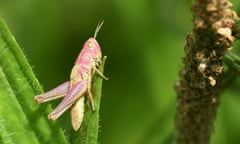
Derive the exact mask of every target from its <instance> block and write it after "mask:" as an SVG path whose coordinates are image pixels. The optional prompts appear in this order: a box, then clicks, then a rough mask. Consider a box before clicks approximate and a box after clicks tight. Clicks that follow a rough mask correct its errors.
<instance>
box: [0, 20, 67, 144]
mask: <svg viewBox="0 0 240 144" xmlns="http://www.w3.org/2000/svg"><path fill="white" fill-rule="evenodd" d="M0 51H1V54H0V78H1V79H0V97H1V101H0V102H1V104H0V115H1V117H0V128H1V130H0V143H2V144H6V143H18V144H21V143H24V144H28V143H29V144H30V143H31V144H32V143H35V144H37V143H59V144H64V143H66V142H65V138H64V137H63V132H62V131H61V130H60V128H59V127H57V126H54V125H53V124H50V123H49V122H48V121H47V119H46V118H44V117H46V116H44V115H45V114H44V113H43V112H46V111H48V110H49V108H47V107H38V106H37V104H36V103H35V102H34V100H33V97H34V96H35V95H36V94H37V93H39V92H42V89H41V87H40V85H39V83H38V81H37V79H36V77H35V76H34V74H33V72H32V70H31V67H30V66H29V64H28V62H27V60H26V58H25V56H24V55H23V53H22V51H21V49H20V47H19V45H18V44H17V42H16V41H15V38H14V36H13V35H12V34H11V33H10V31H9V30H8V28H7V26H6V25H5V23H4V22H3V20H2V19H0ZM47 109H48V110H47ZM52 138H54V139H53V140H52Z"/></svg>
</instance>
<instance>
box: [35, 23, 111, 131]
mask: <svg viewBox="0 0 240 144" xmlns="http://www.w3.org/2000/svg"><path fill="white" fill-rule="evenodd" d="M102 24H103V21H101V22H100V23H99V24H98V25H97V28H96V30H95V33H94V37H92V38H89V39H88V40H87V41H86V42H85V44H84V45H83V49H82V50H81V52H80V54H79V55H78V58H77V60H76V61H75V65H74V67H73V68H72V72H71V76H70V81H67V82H65V83H63V84H61V85H59V86H57V87H56V88H54V89H52V90H50V91H48V92H46V93H43V94H40V95H37V96H35V100H36V102H37V103H45V102H48V101H51V100H54V99H58V98H61V97H64V98H63V100H62V101H61V103H60V104H59V105H58V106H57V107H56V108H55V109H54V110H53V111H52V112H51V113H50V114H49V115H48V119H50V120H56V119H57V118H59V117H60V116H61V115H62V114H63V113H64V112H65V111H66V110H67V109H69V108H70V107H72V109H71V121H72V126H73V129H74V130H75V131H77V130H78V129H79V128H80V126H81V123H82V120H83V116H84V98H85V97H84V94H86V93H87V96H88V100H89V102H90V104H91V107H92V111H95V106H94V99H93V94H92V92H91V85H92V78H93V75H94V73H95V72H96V73H97V74H99V76H101V77H102V78H103V79H106V80H107V78H106V77H105V76H104V75H103V74H102V73H101V72H100V71H99V70H98V69H97V66H99V65H100V63H101V58H102V53H101V48H100V46H99V44H98V42H97V41H96V37H97V33H98V32H99V30H100V28H101V26H102Z"/></svg>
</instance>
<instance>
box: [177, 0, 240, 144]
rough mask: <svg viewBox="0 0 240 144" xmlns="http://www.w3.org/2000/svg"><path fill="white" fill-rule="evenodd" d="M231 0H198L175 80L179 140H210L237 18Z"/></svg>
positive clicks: (198, 143)
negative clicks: (191, 27) (181, 67)
mask: <svg viewBox="0 0 240 144" xmlns="http://www.w3.org/2000/svg"><path fill="white" fill-rule="evenodd" d="M229 7H231V3H230V2H229V1H228V0H195V1H194V4H193V6H192V12H193V17H194V19H193V22H194V28H193V30H192V32H191V33H190V34H188V36H187V37H186V41H185V48H184V50H185V54H186V56H185V57H184V59H183V63H184V67H183V69H182V70H181V71H180V81H179V82H177V83H176V85H175V89H176V92H177V109H176V116H175V126H176V133H175V138H176V143H177V144H208V143H209V142H210V137H211V133H212V131H213V123H214V120H215V117H216V112H217V106H218V104H219V94H220V92H221V83H222V80H223V58H224V55H225V52H226V51H227V50H230V49H231V45H232V42H233V41H234V40H235V37H233V35H232V28H233V26H234V23H235V21H236V20H237V19H238V18H237V16H236V14H235V12H234V11H232V10H230V9H229Z"/></svg>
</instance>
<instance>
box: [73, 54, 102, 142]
mask: <svg viewBox="0 0 240 144" xmlns="http://www.w3.org/2000/svg"><path fill="white" fill-rule="evenodd" d="M106 59H107V57H106V56H104V57H103V61H102V64H101V65H100V67H99V71H101V72H102V73H103V70H104V64H105V61H106ZM102 81H103V79H102V78H101V77H100V76H98V75H97V74H95V76H94V78H93V94H94V102H95V111H94V112H93V111H92V110H91V108H90V107H89V106H86V107H85V110H86V111H85V113H84V119H83V123H82V125H81V127H80V130H79V131H78V132H73V133H72V134H71V136H70V138H69V139H70V141H71V142H70V143H71V144H98V133H99V112H100V104H101V96H102Z"/></svg>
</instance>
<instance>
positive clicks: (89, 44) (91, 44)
mask: <svg viewBox="0 0 240 144" xmlns="http://www.w3.org/2000/svg"><path fill="white" fill-rule="evenodd" d="M88 48H90V49H92V48H94V42H93V41H89V42H88Z"/></svg>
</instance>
